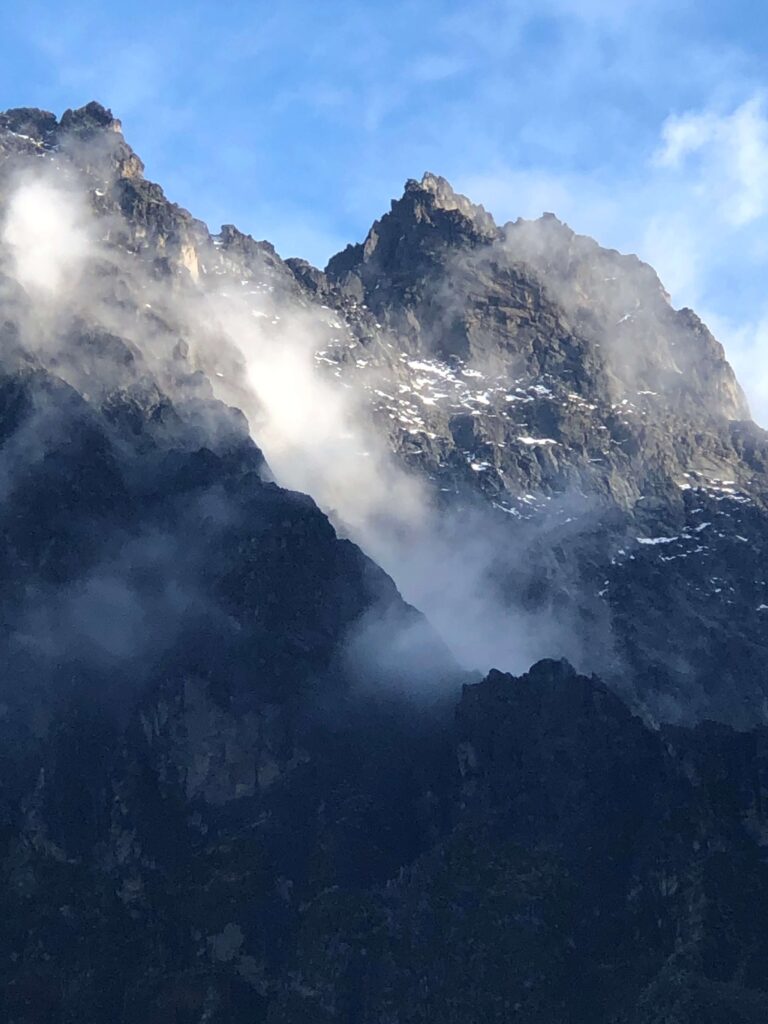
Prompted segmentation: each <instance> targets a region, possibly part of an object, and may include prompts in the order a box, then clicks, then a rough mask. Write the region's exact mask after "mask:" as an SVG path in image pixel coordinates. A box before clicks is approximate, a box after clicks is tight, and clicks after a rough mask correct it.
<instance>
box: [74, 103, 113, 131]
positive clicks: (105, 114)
mask: <svg viewBox="0 0 768 1024" xmlns="http://www.w3.org/2000/svg"><path fill="white" fill-rule="evenodd" d="M61 128H62V129H63V130H64V131H77V132H91V133H92V132H98V131H100V130H101V129H103V128H106V129H108V130H109V131H113V132H119V133H122V130H123V126H122V124H121V122H120V121H118V120H117V118H116V117H114V116H113V115H112V111H111V110H109V109H108V108H107V107H104V106H102V104H101V103H98V102H97V101H96V100H91V102H90V103H86V104H85V106H84V107H78V109H77V110H65V111H64V113H63V114H62V115H61Z"/></svg>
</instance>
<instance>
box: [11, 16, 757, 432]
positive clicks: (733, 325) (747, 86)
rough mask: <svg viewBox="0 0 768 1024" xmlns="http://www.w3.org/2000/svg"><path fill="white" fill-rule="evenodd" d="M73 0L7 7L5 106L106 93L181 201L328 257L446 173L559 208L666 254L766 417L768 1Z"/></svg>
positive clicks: (674, 279) (210, 217) (635, 247)
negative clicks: (393, 202)
mask: <svg viewBox="0 0 768 1024" xmlns="http://www.w3.org/2000/svg"><path fill="white" fill-rule="evenodd" d="M14 6H18V7H19V8H20V7H21V5H14ZM65 8H66V10H65V11H63V10H62V9H61V6H60V5H58V4H53V3H51V2H45V3H34V2H32V3H30V4H28V5H25V7H24V10H23V11H21V10H18V11H16V12H14V13H13V14H10V13H8V12H7V11H6V12H4V13H5V17H4V32H3V37H2V41H1V42H0V82H1V83H2V99H1V101H0V106H2V107H10V106H20V105H26V106H31V105H34V106H41V107H44V108H47V109H50V110H54V111H55V112H57V113H61V112H62V111H63V110H64V109H65V108H66V107H68V106H78V105H81V104H83V103H85V102H87V101H88V100H89V99H99V100H100V101H101V102H103V103H104V104H106V105H108V106H111V107H112V109H113V111H114V112H115V114H116V116H118V117H120V118H121V119H122V121H123V125H124V130H125V134H126V137H127V139H128V141H129V142H130V143H131V144H132V145H133V147H134V148H135V149H136V150H137V152H138V153H139V154H140V155H141V157H142V158H143V159H144V161H145V163H146V165H147V174H148V176H149V177H151V178H153V179H155V180H158V181H160V182H161V183H162V184H163V185H164V187H165V189H166V192H167V193H168V195H169V196H170V197H171V198H172V199H174V200H176V201H178V202H180V203H182V204H183V205H184V206H187V207H188V208H189V209H190V210H191V211H192V212H193V213H194V214H196V215H197V216H199V217H201V218H203V219H204V220H206V221H208V222H209V224H211V225H212V226H213V227H214V228H217V227H218V225H219V224H220V223H222V222H234V223H236V224H237V225H238V226H239V227H241V228H242V229H243V230H246V231H248V232H250V233H252V234H253V235H255V236H256V237H259V238H269V239H270V240H271V241H273V242H274V243H275V245H276V246H277V248H278V251H279V252H281V254H283V255H286V256H288V255H302V256H305V257H307V258H309V259H311V260H313V261H314V262H316V263H318V264H321V265H322V264H323V263H324V262H325V260H326V259H327V257H328V256H329V255H331V253H333V252H334V251H336V250H337V249H338V248H341V247H342V246H343V245H344V244H345V243H346V242H347V241H354V240H358V239H360V238H362V237H363V236H364V235H365V232H366V231H367V229H368V227H369V225H370V223H371V221H372V220H373V219H374V218H375V217H376V216H378V215H379V214H381V213H382V212H383V211H384V210H385V209H386V208H387V206H388V203H389V200H390V199H391V198H392V197H394V196H396V195H398V194H400V192H401V190H402V185H403V182H404V180H405V179H406V178H407V177H418V176H420V175H421V174H422V172H423V171H424V170H427V169H429V170H432V171H435V172H436V173H439V174H443V175H444V176H446V177H447V178H449V179H450V180H451V181H452V183H453V184H454V186H455V187H457V188H458V189H460V190H461V191H464V192H466V193H467V194H469V195H470V196H471V197H472V198H473V199H475V200H476V201H479V202H483V203H484V204H485V205H486V206H487V207H488V208H489V209H490V210H491V211H492V212H493V213H494V214H495V215H496V217H497V219H498V220H501V221H503V220H506V219H510V218H514V217H516V216H518V215H524V216H535V215H537V214H538V213H540V212H541V211H542V210H552V211H554V212H556V213H557V214H558V215H559V216H560V217H561V218H562V219H564V220H567V221H568V222H569V223H570V224H571V225H572V226H573V227H574V228H576V229H577V230H579V231H584V232H587V233H589V234H592V235H594V236H595V237H597V238H598V240H599V241H601V242H603V243H604V244H608V245H612V246H615V247H617V248H620V249H622V250H625V251H634V252H637V253H639V254H640V255H641V256H642V257H643V258H645V259H648V260H650V261H651V262H652V263H653V264H654V265H655V266H656V267H657V269H658V270H659V272H660V274H661V276H662V278H663V280H664V281H665V284H666V285H667V287H668V289H669V290H670V291H671V292H672V295H673V299H674V301H675V302H676V303H677V304H691V305H693V306H695V308H697V310H698V311H699V312H701V313H702V314H703V315H704V316H705V318H706V319H707V321H708V322H709V323H710V324H711V325H712V326H713V328H714V329H715V331H716V333H717V334H718V336H720V337H721V340H723V341H724V343H725V344H726V346H727V349H728V352H729V355H730V356H731V358H732V360H733V362H734V364H735V365H736V367H737V370H738V372H739V373H740V376H741V377H742V379H743V380H744V382H745V384H746V385H747V386H748V390H749V393H750V398H751V400H752V404H753V408H754V409H755V412H756V413H757V414H758V416H759V418H760V419H761V420H763V421H765V422H768V294H766V288H765V283H766V267H767V266H768V231H767V230H766V228H768V66H767V65H766V63H765V56H764V55H765V54H766V53H767V52H768V6H766V5H763V4H759V3H756V2H747V0H731V2H727V0H706V2H705V0H698V2H688V0H667V2H665V3H663V2H660V0H611V2H608V0H538V2H529V0H521V2H516V3H514V2H511V0H474V2H472V3H468V2H455V0H442V2H440V0H426V2H415V0H411V2H406V0H390V2H387V3H380V2H378V0H373V2H368V3H353V2H338V0H316V2H314V3H313V2H309V0H282V2H278V3H274V2H273V3H270V4H267V3H262V2H259V0H256V2H250V3H246V2H242V0H232V2H227V3H222V4H214V3H211V2H208V3H195V2H192V3H180V2H163V0H157V2H155V3H145V2H142V0H134V2H133V3H132V4H130V5H119V6H117V5H116V9H115V10H114V11H109V13H107V8H106V6H105V5H103V4H102V3H95V2H74V3H68V4H66V5H65Z"/></svg>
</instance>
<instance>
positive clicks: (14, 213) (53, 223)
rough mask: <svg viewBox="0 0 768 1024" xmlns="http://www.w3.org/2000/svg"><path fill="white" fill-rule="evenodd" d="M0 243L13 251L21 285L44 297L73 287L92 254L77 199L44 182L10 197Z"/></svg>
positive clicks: (36, 181) (22, 188) (38, 181)
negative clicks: (66, 287)
mask: <svg viewBox="0 0 768 1024" xmlns="http://www.w3.org/2000/svg"><path fill="white" fill-rule="evenodd" d="M2 239H3V242H5V244H6V245H7V246H8V247H9V249H10V251H11V255H12V257H13V262H14V276H15V277H16V279H17V280H18V282H19V284H20V285H22V287H23V288H26V289H28V290H33V291H36V292H41V293H46V294H56V293H58V292H60V291H61V289H62V288H63V287H65V286H67V285H70V284H72V283H73V282H74V281H75V280H76V279H77V277H78V276H79V274H80V271H81V269H82V265H83V262H84V261H85V259H86V258H87V256H88V253H89V251H90V249H91V238H90V235H89V231H88V227H87V214H86V210H85V206H84V204H83V202H82V200H81V199H80V197H79V196H78V195H76V194H75V193H70V192H67V191H65V190H64V189H61V188H58V187H56V186H55V185H53V184H51V183H50V182H48V181H46V180H45V179H43V178H38V179H33V180H28V181H25V182H24V183H23V184H22V185H20V187H19V188H17V189H16V190H15V191H14V193H13V195H12V197H11V200H10V203H9V204H8V209H7V211H6V216H5V221H4V224H3V228H2Z"/></svg>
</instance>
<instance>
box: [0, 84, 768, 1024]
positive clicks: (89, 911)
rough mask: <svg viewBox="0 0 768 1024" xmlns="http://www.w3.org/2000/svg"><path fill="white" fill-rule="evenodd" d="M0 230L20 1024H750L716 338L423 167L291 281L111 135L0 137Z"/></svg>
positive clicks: (744, 448) (761, 740)
mask: <svg viewBox="0 0 768 1024" xmlns="http://www.w3.org/2000/svg"><path fill="white" fill-rule="evenodd" d="M29 189H31V191H29ZM0 207H1V208H2V209H1V211H0V212H1V214H2V222H3V231H2V240H0V308H1V309H2V316H1V317H0V494H2V499H3V500H2V503H0V567H1V569H2V571H1V572H0V610H1V612H2V614H0V649H1V650H2V652H3V655H4V659H3V660H4V663H5V665H6V669H5V675H4V676H3V678H2V681H1V682H0V739H2V750H1V751H0V758H2V765H3V772H2V778H1V781H0V877H2V893H3V896H2V899H3V914H2V915H0V978H1V979H2V985H1V986H0V1007H1V1008H2V1015H3V1017H4V1019H5V1020H7V1021H8V1024H38V1022H41V1021H56V1022H57V1024H58V1022H62V1024H65V1022H72V1024H75V1022H77V1024H80V1022H82V1021H83V1020H87V1021H89V1022H90V1024H102V1022H103V1024H107V1022H109V1024H116V1022H119V1024H153V1022H154V1021H157V1022H158V1024H160V1022H161V1021H162V1022H166V1021H168V1020H175V1021H176V1022H177V1024H225V1022H226V1024H240V1022H242V1024H246V1022H247V1024H254V1022H264V1024H289V1022H290V1024H299V1022H302V1021H306V1022H307V1024H309V1022H310V1021H311V1022H313V1024H316V1022H318V1021H324V1022H328V1024H331V1022H335V1021H339V1022H352V1021H354V1022H355V1024H383V1022H385V1021H386V1022H387V1024H405V1022H406V1021H408V1022H414V1021H424V1022H425V1024H426V1022H428V1021H430V1022H431V1021H434V1020H442V1021H445V1022H446V1024H493V1022H499V1024H502V1022H507V1021H508V1020H510V1019H513V1018H514V1019H515V1020H519V1021H520V1022H521V1024H555V1022H557V1024H560V1022H562V1024H582V1022H583V1024H694V1022H695V1024H700V1022H701V1021H702V1020H709V1021H711V1022H712V1024H721V1022H722V1024H734V1022H735V1024H758V1022H762V1021H764V1020H765V1018H766V1015H767V1014H768V975H767V974H766V968H765V964H766V963H768V957H766V953H767V952H768V950H766V942H767V941H768V940H767V939H766V935H765V929H764V926H763V924H762V922H763V920H764V918H765V912H766V910H768V874H766V864H765V844H766V837H767V836H768V824H767V823H766V813H765V808H766V807H767V806H768V757H767V756H766V750H768V745H767V743H766V738H767V735H766V729H767V728H768V726H767V725H766V722H768V679H767V678H766V661H765V657H764V655H765V618H764V616H765V613H766V609H768V582H766V579H765V578H763V574H762V568H761V566H763V565H764V564H765V557H766V551H767V549H768V511H767V508H768V504H767V502H768V445H767V444H766V435H765V432H764V431H761V430H760V429H759V428H758V427H756V426H755V425H754V424H751V423H750V422H749V421H748V420H747V419H746V418H745V417H746V416H747V409H746V406H745V404H744V400H743V396H742V394H741V391H740V389H739V387H738V384H737V383H736V381H735V378H734V377H733V374H732V371H731V370H730V367H728V364H727V362H726V361H725V358H724V354H723V350H722V348H721V347H720V346H719V344H718V343H717V342H716V340H715V339H714V338H713V337H712V335H711V334H710V333H709V332H708V330H707V329H706V328H705V327H704V325H703V324H702V323H701V321H700V320H698V318H697V317H696V316H695V314H692V313H691V312H690V311H686V310H680V311H676V310H673V309H672V308H671V306H670V304H669V300H668V296H666V294H665V293H664V291H663V288H662V286H661V284H660V282H659V281H658V278H657V277H656V275H655V273H654V272H653V271H652V270H651V268H649V267H646V266H645V265H644V264H642V263H640V261H638V260H637V259H636V258H635V257H626V256H621V255H620V254H617V253H615V252H612V251H610V250H603V249H601V248H600V247H599V246H598V245H597V243H595V242H592V240H589V239H585V238H584V237H582V236H577V235H575V234H574V233H573V232H571V231H570V229H568V228H567V227H566V226H565V225H562V224H561V223H560V222H559V221H556V219H553V218H552V217H549V216H545V217H544V218H542V219H540V220H539V221H535V222H525V221H516V222H514V223H512V224H509V225H504V226H502V227H496V225H495V223H494V222H493V220H492V218H491V217H490V215H489V214H487V213H486V212H485V211H484V210H482V208H480V207H476V206H474V204H471V203H470V201H469V200H466V199H465V198H464V197H461V196H458V195H456V193H454V192H453V190H452V189H450V186H448V184H447V183H446V182H445V181H444V179H441V178H439V177H438V176H436V175H430V174H428V175H426V176H425V177H424V178H423V179H422V181H421V182H416V181H409V182H408V183H407V184H406V187H405V192H404V195H403V197H402V198H401V199H399V200H394V201H393V203H392V208H391V210H390V211H389V213H386V214H384V215H383V216H382V217H381V218H380V219H379V220H378V221H376V223H375V224H374V225H373V227H372V228H371V232H370V233H369V235H368V237H367V239H366V240H365V241H364V242H363V243H359V244H357V245H353V246H351V247H348V249H347V250H345V251H344V252H342V253H341V254H339V255H337V256H336V257H334V258H333V259H332V260H331V261H330V263H329V266H328V268H326V271H321V270H319V269H317V268H314V267H311V266H310V265H309V264H306V263H305V262H303V261H299V260H288V261H283V260H282V259H281V258H280V257H279V256H278V254H277V253H276V252H275V250H274V248H273V247H272V246H271V245H270V244H269V243H268V242H259V241H255V240H253V239H252V238H250V236H247V235H244V234H243V233H241V232H240V231H238V229H237V228H235V227H234V226H232V225H224V226H222V228H221V231H220V232H219V233H218V234H211V233H210V232H209V231H208V229H207V228H206V226H205V225H204V224H202V222H200V221H198V220H196V219H195V218H194V217H193V216H192V215H191V214H189V213H188V212H187V211H186V210H183V209H182V208H180V207H178V206H176V205H175V204H173V203H171V202H169V201H168V200H167V199H166V198H165V195H164V193H163V190H162V189H161V188H160V186H158V185H155V184H153V183H152V182H148V181H146V180H145V179H144V177H143V165H142V163H141V161H140V159H139V158H138V157H137V156H136V154H134V153H133V151H132V149H131V148H130V146H129V145H128V144H127V143H126V142H125V140H124V139H123V137H122V133H121V129H120V123H119V121H117V120H116V119H115V118H113V117H112V114H111V112H109V111H108V110H106V108H104V107H101V106H100V105H99V104H96V103H90V104H88V105H86V106H85V107H83V108H80V109H79V110H73V111H68V112H67V113H66V114H65V115H64V116H62V118H61V119H60V120H59V119H56V118H55V117H54V115H51V114H48V113H46V112H44V111H38V110H35V109H31V108H20V109H17V110H13V111H8V112H6V113H5V114H2V115H0ZM40 238H42V241H43V243H44V244H42V245H41V244H40V243H39V239H40ZM309 495H311V497H310V496H309ZM416 609H419V610H418V611H417V610H416ZM422 613H423V614H422ZM565 655H568V657H569V659H570V661H568V660H565V657H564V656H565ZM570 662H573V663H574V665H575V667H574V665H572V664H571V663H570ZM491 666H494V667H493V668H492V669H491ZM530 666H532V667H530ZM487 669H491V670H490V671H486V670H487ZM711 719H719V721H711Z"/></svg>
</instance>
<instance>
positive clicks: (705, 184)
mask: <svg viewBox="0 0 768 1024" xmlns="http://www.w3.org/2000/svg"><path fill="white" fill-rule="evenodd" d="M661 135H662V146H661V148H660V150H659V151H658V153H657V154H656V157H655V163H656V164H657V165H658V166H659V167H661V168H670V169H672V170H675V171H683V172H688V173H689V174H690V186H691V188H692V189H693V190H695V192H696V193H697V194H698V195H699V196H700V197H701V199H702V200H703V201H706V202H708V203H711V204H712V211H713V213H716V214H717V215H719V216H720V217H722V219H723V220H725V221H726V223H728V224H730V225H731V226H733V227H736V228H738V227H741V226H743V225H746V224H750V223H752V222H753V221H754V220H756V219H758V218H759V217H763V216H765V214H766V212H768V119H767V118H766V111H765V95H764V94H763V93H762V92H760V93H757V94H756V95H754V96H752V97H751V98H750V99H748V100H747V101H746V102H745V103H742V104H741V106H739V107H737V108H736V109H735V110H734V111H732V112H731V113H727V114H719V113H717V112H715V111H712V110H704V111H697V112H689V113H687V114H682V115H673V116H672V117H669V118H668V119H667V120H666V122H665V123H664V126H663V127H662V132H661Z"/></svg>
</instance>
